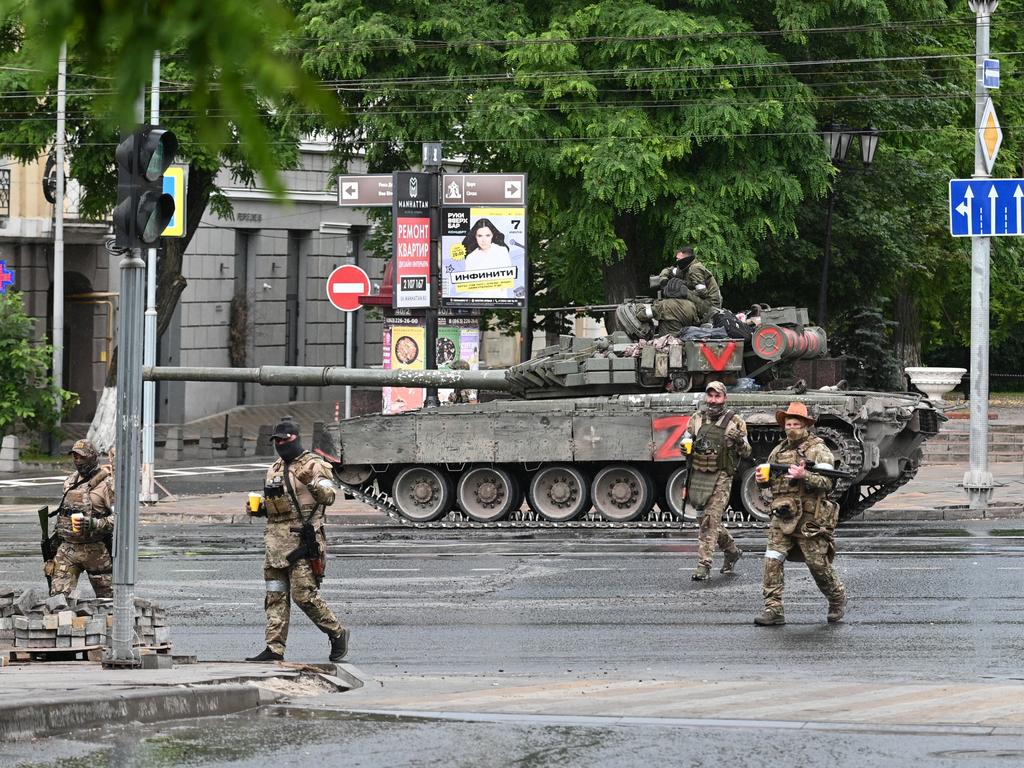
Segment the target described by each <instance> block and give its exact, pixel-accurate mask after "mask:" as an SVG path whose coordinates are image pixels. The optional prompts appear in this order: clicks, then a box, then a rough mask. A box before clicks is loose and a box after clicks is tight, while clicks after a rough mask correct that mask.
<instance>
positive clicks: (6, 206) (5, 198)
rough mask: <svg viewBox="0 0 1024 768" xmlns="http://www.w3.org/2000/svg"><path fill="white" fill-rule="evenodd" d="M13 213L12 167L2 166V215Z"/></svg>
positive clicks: (0, 212) (0, 180)
mask: <svg viewBox="0 0 1024 768" xmlns="http://www.w3.org/2000/svg"><path fill="white" fill-rule="evenodd" d="M10 215H11V169H10V168H0V216H10Z"/></svg>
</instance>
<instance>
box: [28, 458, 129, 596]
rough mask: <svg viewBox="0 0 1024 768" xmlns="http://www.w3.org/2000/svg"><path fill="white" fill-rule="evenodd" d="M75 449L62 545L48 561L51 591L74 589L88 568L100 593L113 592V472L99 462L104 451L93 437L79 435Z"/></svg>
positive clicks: (63, 505)
mask: <svg viewBox="0 0 1024 768" xmlns="http://www.w3.org/2000/svg"><path fill="white" fill-rule="evenodd" d="M70 453H71V457H72V459H73V460H74V462H75V471H74V472H73V473H72V474H71V476H70V477H68V479H67V480H65V481H64V496H63V498H62V499H61V502H60V506H59V507H58V508H57V512H56V514H57V526H56V533H55V535H56V537H57V538H58V539H59V540H60V546H59V547H57V551H56V553H55V554H54V556H53V560H51V561H49V562H47V563H46V564H45V565H44V566H43V570H44V572H45V573H46V575H47V577H49V578H50V594H51V595H56V594H58V593H59V594H64V595H70V594H71V592H72V591H73V590H74V589H75V587H76V586H77V585H78V579H79V577H80V576H81V575H82V571H85V572H86V573H87V574H88V575H89V581H90V582H91V583H92V588H93V591H94V592H95V593H96V597H113V596H114V589H113V584H112V582H113V561H112V560H111V557H110V549H111V543H112V541H111V540H112V538H113V535H114V483H113V478H112V477H111V475H110V469H109V468H108V467H101V466H99V453H98V452H97V451H96V448H95V447H94V446H93V444H92V443H91V442H89V441H88V440H78V441H77V442H76V443H75V444H74V445H73V446H72V447H71V451H70Z"/></svg>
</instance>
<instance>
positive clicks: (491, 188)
mask: <svg viewBox="0 0 1024 768" xmlns="http://www.w3.org/2000/svg"><path fill="white" fill-rule="evenodd" d="M441 186H442V189H443V191H444V198H443V202H444V204H445V205H453V204H454V205H473V206H480V205H512V206H518V205H523V204H524V203H525V202H526V174H525V173H467V174H458V173H449V174H447V175H446V176H445V177H444V178H443V179H442V181H441Z"/></svg>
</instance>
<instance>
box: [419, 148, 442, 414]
mask: <svg viewBox="0 0 1024 768" xmlns="http://www.w3.org/2000/svg"><path fill="white" fill-rule="evenodd" d="M440 254H441V169H440V167H437V168H434V169H433V170H432V171H431V173H430V306H429V307H428V308H427V310H426V312H425V318H424V319H425V321H426V326H427V327H426V345H427V354H426V360H425V362H424V364H425V365H426V368H427V370H428V371H432V370H435V369H436V368H437V309H438V304H439V303H440V294H441V286H440V280H441V270H440ZM423 405H424V407H425V408H437V407H439V406H440V405H441V400H440V398H439V397H438V395H437V387H436V386H433V387H430V386H428V387H427V393H426V397H425V398H424V399H423Z"/></svg>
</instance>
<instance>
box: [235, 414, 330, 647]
mask: <svg viewBox="0 0 1024 768" xmlns="http://www.w3.org/2000/svg"><path fill="white" fill-rule="evenodd" d="M271 439H272V440H273V441H274V447H275V448H276V450H277V455H278V456H279V458H278V460H277V461H275V462H274V463H273V464H272V465H271V467H270V469H269V470H267V477H266V484H265V486H264V489H263V496H262V498H260V497H259V496H256V495H251V500H250V504H249V513H250V514H253V515H257V516H262V515H265V516H266V518H267V528H266V533H265V537H264V538H265V542H266V556H265V559H264V564H263V575H264V578H265V580H266V583H267V596H266V600H265V603H264V607H265V609H266V612H267V631H266V640H267V647H266V648H265V649H264V650H263V651H262V652H261V653H259V654H258V655H256V656H252V657H249V658H248V659H246V660H247V661H280V660H281V659H283V658H284V649H285V644H286V643H287V641H288V623H289V618H290V614H291V600H294V601H295V603H296V604H297V605H298V606H299V608H301V609H302V610H303V612H304V613H305V614H306V615H307V616H308V617H309V618H310V620H311V621H312V622H313V623H314V624H316V626H317V627H318V628H319V629H320V631H321V632H323V633H324V634H326V635H327V637H328V640H329V641H330V660H331V661H335V662H337V661H341V660H342V659H343V658H344V657H345V654H346V653H347V652H348V634H349V633H348V630H347V629H345V628H344V627H343V626H342V625H341V623H340V622H339V621H338V619H337V618H336V617H335V615H334V612H333V611H332V610H331V609H330V607H329V606H328V605H327V602H326V601H325V600H324V599H323V597H322V596H321V595H320V582H321V580H322V579H323V577H324V564H325V555H326V547H325V545H326V536H325V535H324V519H325V514H324V513H325V510H326V508H327V507H328V506H330V505H331V504H333V503H334V495H335V488H334V483H333V482H332V480H331V468H330V465H329V464H328V463H327V462H326V461H324V460H323V459H322V458H320V457H319V456H317V455H316V454H314V453H310V452H309V451H306V450H303V448H302V443H301V442H300V440H299V430H298V427H296V425H295V424H293V423H292V422H290V421H282V422H281V423H280V424H278V425H277V428H276V429H275V430H274V434H273V435H271Z"/></svg>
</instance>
